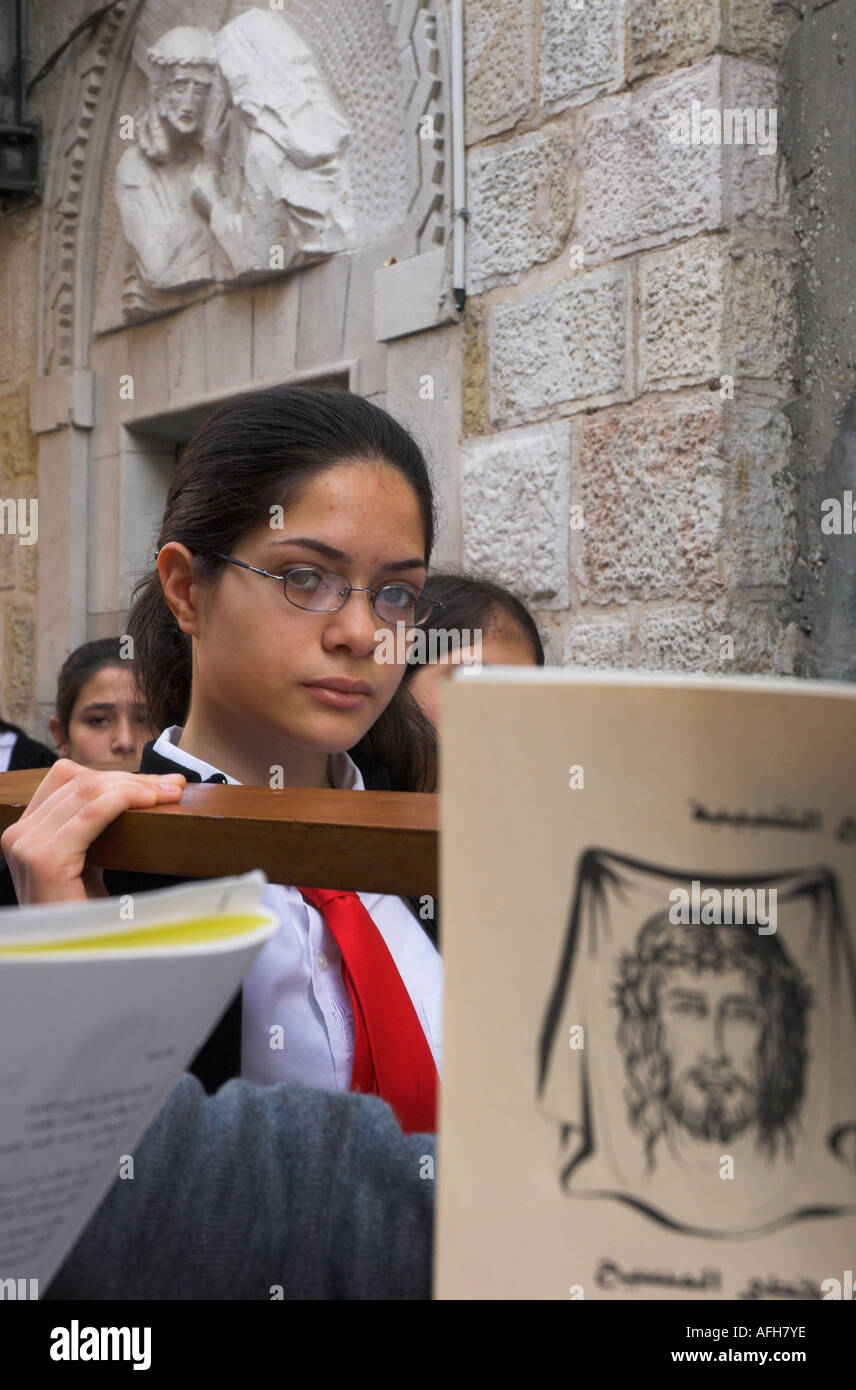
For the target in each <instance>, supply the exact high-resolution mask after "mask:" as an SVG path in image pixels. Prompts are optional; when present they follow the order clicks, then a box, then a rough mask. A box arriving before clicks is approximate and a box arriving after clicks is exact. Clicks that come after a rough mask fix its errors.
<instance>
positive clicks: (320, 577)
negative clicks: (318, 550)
mask: <svg viewBox="0 0 856 1390" xmlns="http://www.w3.org/2000/svg"><path fill="white" fill-rule="evenodd" d="M212 557H213V558H215V559H217V560H228V562H229V564H230V565H240V567H241V569H245V570H252V572H253V574H261V575H264V577H265V579H275V580H276V582H277V584H281V585H282V589H283V593H284V594H285V597H286V598H287V599H288V601H289V603H293V604H294V606H295V608H302V609H304V610H305V611H306V612H307V613H335V612H337V610H338V609H340V608H344V606H345V604H346V603H347V602H348V599H349V598H350V597H351V594H353V593H358V594H368V595H369V598H370V600H371V605H372V608H373V609H374V612H375V616H376V617H377V618H378V620H379V621H380V622H382V623H384V624H386V625H387V626H393V627H394V626H395V625H396V624H397V623H404V624H406V625H407V626H408V627H420V626H421V625H422V623H425V622H427V621H428V619H429V618H430V617H431V615H432V613H434V612H437V613H441V612H442V611H443V609H444V608H445V607H446V605H445V603H440V602H439V600H437V599H432V598H425V597H423V594H422V591H421V589H414V588H413V586H412V585H410V584H383V585H381V587H380V588H379V589H368V588H366V587H365V586H364V585H360V584H351V583H349V581H348V580H347V579H345V577H344V575H341V574H334V573H333V572H332V571H331V570H322V569H319V568H318V567H317V566H316V565H306V566H298V567H296V568H295V569H291V570H289V571H288V572H287V573H286V574H271V573H270V572H269V571H268V570H261V569H258V568H257V567H256V566H255V565H248V564H247V562H246V560H236V559H235V557H234V555H222V554H221V553H220V552H219V551H212Z"/></svg>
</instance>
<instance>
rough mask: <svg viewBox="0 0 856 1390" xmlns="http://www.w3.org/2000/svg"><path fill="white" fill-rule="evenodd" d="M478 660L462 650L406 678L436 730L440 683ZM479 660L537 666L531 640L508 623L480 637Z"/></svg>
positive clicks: (485, 663) (470, 651)
mask: <svg viewBox="0 0 856 1390" xmlns="http://www.w3.org/2000/svg"><path fill="white" fill-rule="evenodd" d="M477 657H478V652H477V651H476V650H473V649H471V648H470V647H462V648H461V649H460V651H459V652H456V653H455V656H454V659H450V657H449V656H444V657H442V658H441V659H440V660H439V661H432V662H428V663H426V665H424V666H419V667H417V669H416V670H415V671H414V672H413V675H412V676H410V677H409V679H408V684H407V689H408V690H409V692H410V694H411V695H412V696H413V698H414V700H415V701H416V703H417V705H419V707H420V709H421V710H422V713H423V714H425V715H427V716H428V718H429V719H430V720H431V723H432V724H433V725H434V728H435V729H436V728H438V727H439V718H440V691H441V689H442V686H443V681H444V680H446V679H447V678H448V677H449V676H451V674H452V672H453V671H454V670H456V669H457V667H458V666H466V665H470V664H473V663H474V662H475V660H476V659H477ZM480 660H481V665H482V666H534V665H536V662H535V654H534V652H533V651H532V643H531V641H530V639H529V638H528V637H527V635H526V633H525V632H524V631H523V630H522V628H519V627H517V625H516V624H514V623H512V622H511V621H510V620H504V621H503V622H497V623H495V624H494V625H492V626H491V627H490V628H488V630H487V631H486V632H483V633H482V639H481V658H480Z"/></svg>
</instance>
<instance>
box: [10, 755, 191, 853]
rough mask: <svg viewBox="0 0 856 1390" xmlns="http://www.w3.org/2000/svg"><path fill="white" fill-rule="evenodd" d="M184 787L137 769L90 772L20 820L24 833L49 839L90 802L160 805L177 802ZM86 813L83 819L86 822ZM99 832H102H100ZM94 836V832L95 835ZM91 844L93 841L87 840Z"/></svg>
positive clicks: (120, 805)
mask: <svg viewBox="0 0 856 1390" xmlns="http://www.w3.org/2000/svg"><path fill="white" fill-rule="evenodd" d="M181 792H182V788H181V787H180V786H179V785H178V784H177V783H176V782H175V781H171V782H163V783H161V782H160V781H159V780H158V779H157V778H151V777H140V776H138V775H137V774H136V773H134V772H127V773H125V772H89V771H88V770H87V772H86V775H85V776H81V777H77V778H75V779H74V780H73V781H72V782H70V783H67V784H66V785H65V786H63V787H60V788H59V789H58V790H57V791H56V792H55V793H54V795H53V796H52V797H49V798H48V800H47V801H45V802H44V803H43V804H42V806H41V807H40V808H39V810H38V811H37V812H36V813H35V815H34V816H32V817H29V818H28V819H27V820H25V819H24V817H23V816H22V817H21V819H20V820H19V821H18V825H19V826H20V827H21V830H22V833H23V834H27V835H29V836H30V843H31V844H32V843H34V842H35V839H36V838H38V839H40V840H45V839H49V838H50V837H51V836H53V835H55V834H57V833H58V832H59V831H61V830H62V829H63V827H64V826H66V825H68V824H69V823H70V822H71V821H73V820H74V819H75V818H76V817H79V816H80V815H81V813H82V812H83V811H84V810H85V808H86V807H87V806H89V805H93V804H96V803H97V804H98V805H99V806H103V805H104V804H105V803H104V797H105V796H112V797H113V801H112V802H111V804H112V805H116V806H117V807H118V808H119V809H118V810H116V811H115V812H114V814H115V815H119V814H121V811H127V810H131V809H135V810H144V809H146V808H147V807H149V806H156V805H157V804H158V802H159V801H163V802H175V801H178V800H179V798H180V796H181ZM86 819H87V818H86V816H84V817H83V821H82V822H78V825H80V824H83V823H85V822H86ZM95 834H100V831H96V832H95ZM92 838H94V835H93V837H92ZM85 843H86V844H89V843H90V841H86V842H85Z"/></svg>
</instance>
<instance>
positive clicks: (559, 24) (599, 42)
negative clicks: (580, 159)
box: [540, 0, 624, 111]
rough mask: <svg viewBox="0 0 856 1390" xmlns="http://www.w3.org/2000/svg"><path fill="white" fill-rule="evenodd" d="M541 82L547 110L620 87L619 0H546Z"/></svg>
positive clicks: (620, 26)
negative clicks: (617, 0)
mask: <svg viewBox="0 0 856 1390" xmlns="http://www.w3.org/2000/svg"><path fill="white" fill-rule="evenodd" d="M540 78H541V101H542V103H543V105H544V108H545V109H546V110H547V111H560V110H562V108H563V107H566V106H571V105H577V104H579V103H580V102H584V101H588V100H589V99H590V98H591V97H592V96H594V95H595V94H596V93H597V92H601V91H604V90H605V89H609V90H613V91H614V90H616V89H617V88H618V87H620V86H621V84H622V82H623V80H624V31H623V25H622V6H621V5H620V4H618V3H617V2H616V0H576V3H574V0H542V5H541V62H540Z"/></svg>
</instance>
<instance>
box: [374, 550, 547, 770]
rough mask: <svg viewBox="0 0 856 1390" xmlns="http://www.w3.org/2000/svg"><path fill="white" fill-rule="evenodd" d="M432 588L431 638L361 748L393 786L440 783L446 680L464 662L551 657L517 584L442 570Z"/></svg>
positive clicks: (416, 649) (415, 653) (511, 662)
mask: <svg viewBox="0 0 856 1390" xmlns="http://www.w3.org/2000/svg"><path fill="white" fill-rule="evenodd" d="M424 593H425V594H426V595H428V596H430V597H431V598H432V599H434V600H435V602H436V604H437V613H436V616H435V617H432V618H431V619H430V620H429V622H427V623H426V624H425V626H424V633H425V640H424V642H423V641H422V634H421V633H420V635H419V641H414V642H413V644H412V654H411V657H410V664H409V665H408V667H407V671H406V674H405V677H404V681H403V683H402V686H401V689H400V690H399V692H398V695H397V696H396V699H395V700H394V701H393V702H392V703H391V704H390V705H389V707H388V708H387V709H386V710H385V711H384V713H383V714H382V715H381V717H380V719H379V720H378V721H377V723H375V724H373V725H372V727H371V728H370V729H369V731H368V733H367V734H366V735H365V737H364V738H363V739H362V740H361V742H360V743H359V745H358V746H357V747H356V748H355V749H353V756H354V759H355V761H356V762H358V763H359V765H360V766H361V767H363V766H365V767H373V768H374V767H376V766H381V767H384V768H385V769H386V771H387V774H388V781H387V785H388V786H389V788H390V789H391V790H393V791H435V790H436V788H437V737H438V735H437V728H438V721H439V704H440V688H441V683H442V682H443V681H444V680H446V679H447V678H448V677H449V676H450V675H451V674H452V672H453V671H454V670H455V669H456V667H457V666H459V665H461V666H467V665H473V664H476V663H477V662H478V663H479V664H481V665H482V666H543V665H544V647H543V644H542V642H541V637H540V635H539V632H538V628H537V626H536V624H535V620H534V618H533V617H532V615H531V613H530V612H529V610H528V609H527V608H526V607H525V606H524V604H523V603H521V601H520V599H519V598H517V597H516V596H515V595H514V594H512V593H511V592H510V590H508V589H504V588H502V586H501V585H499V584H496V583H494V582H493V581H492V580H490V579H484V578H479V577H478V576H476V575H471V574H439V573H438V574H432V575H429V577H428V579H427V581H426V584H425V589H424ZM443 634H446V636H445V637H444V636H443ZM448 637H451V638H452V639H453V641H454V642H455V645H454V649H453V650H452V651H450V652H447V651H445V650H444V648H445V646H446V645H447V644H448ZM455 639H457V640H455ZM438 653H439V655H438Z"/></svg>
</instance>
